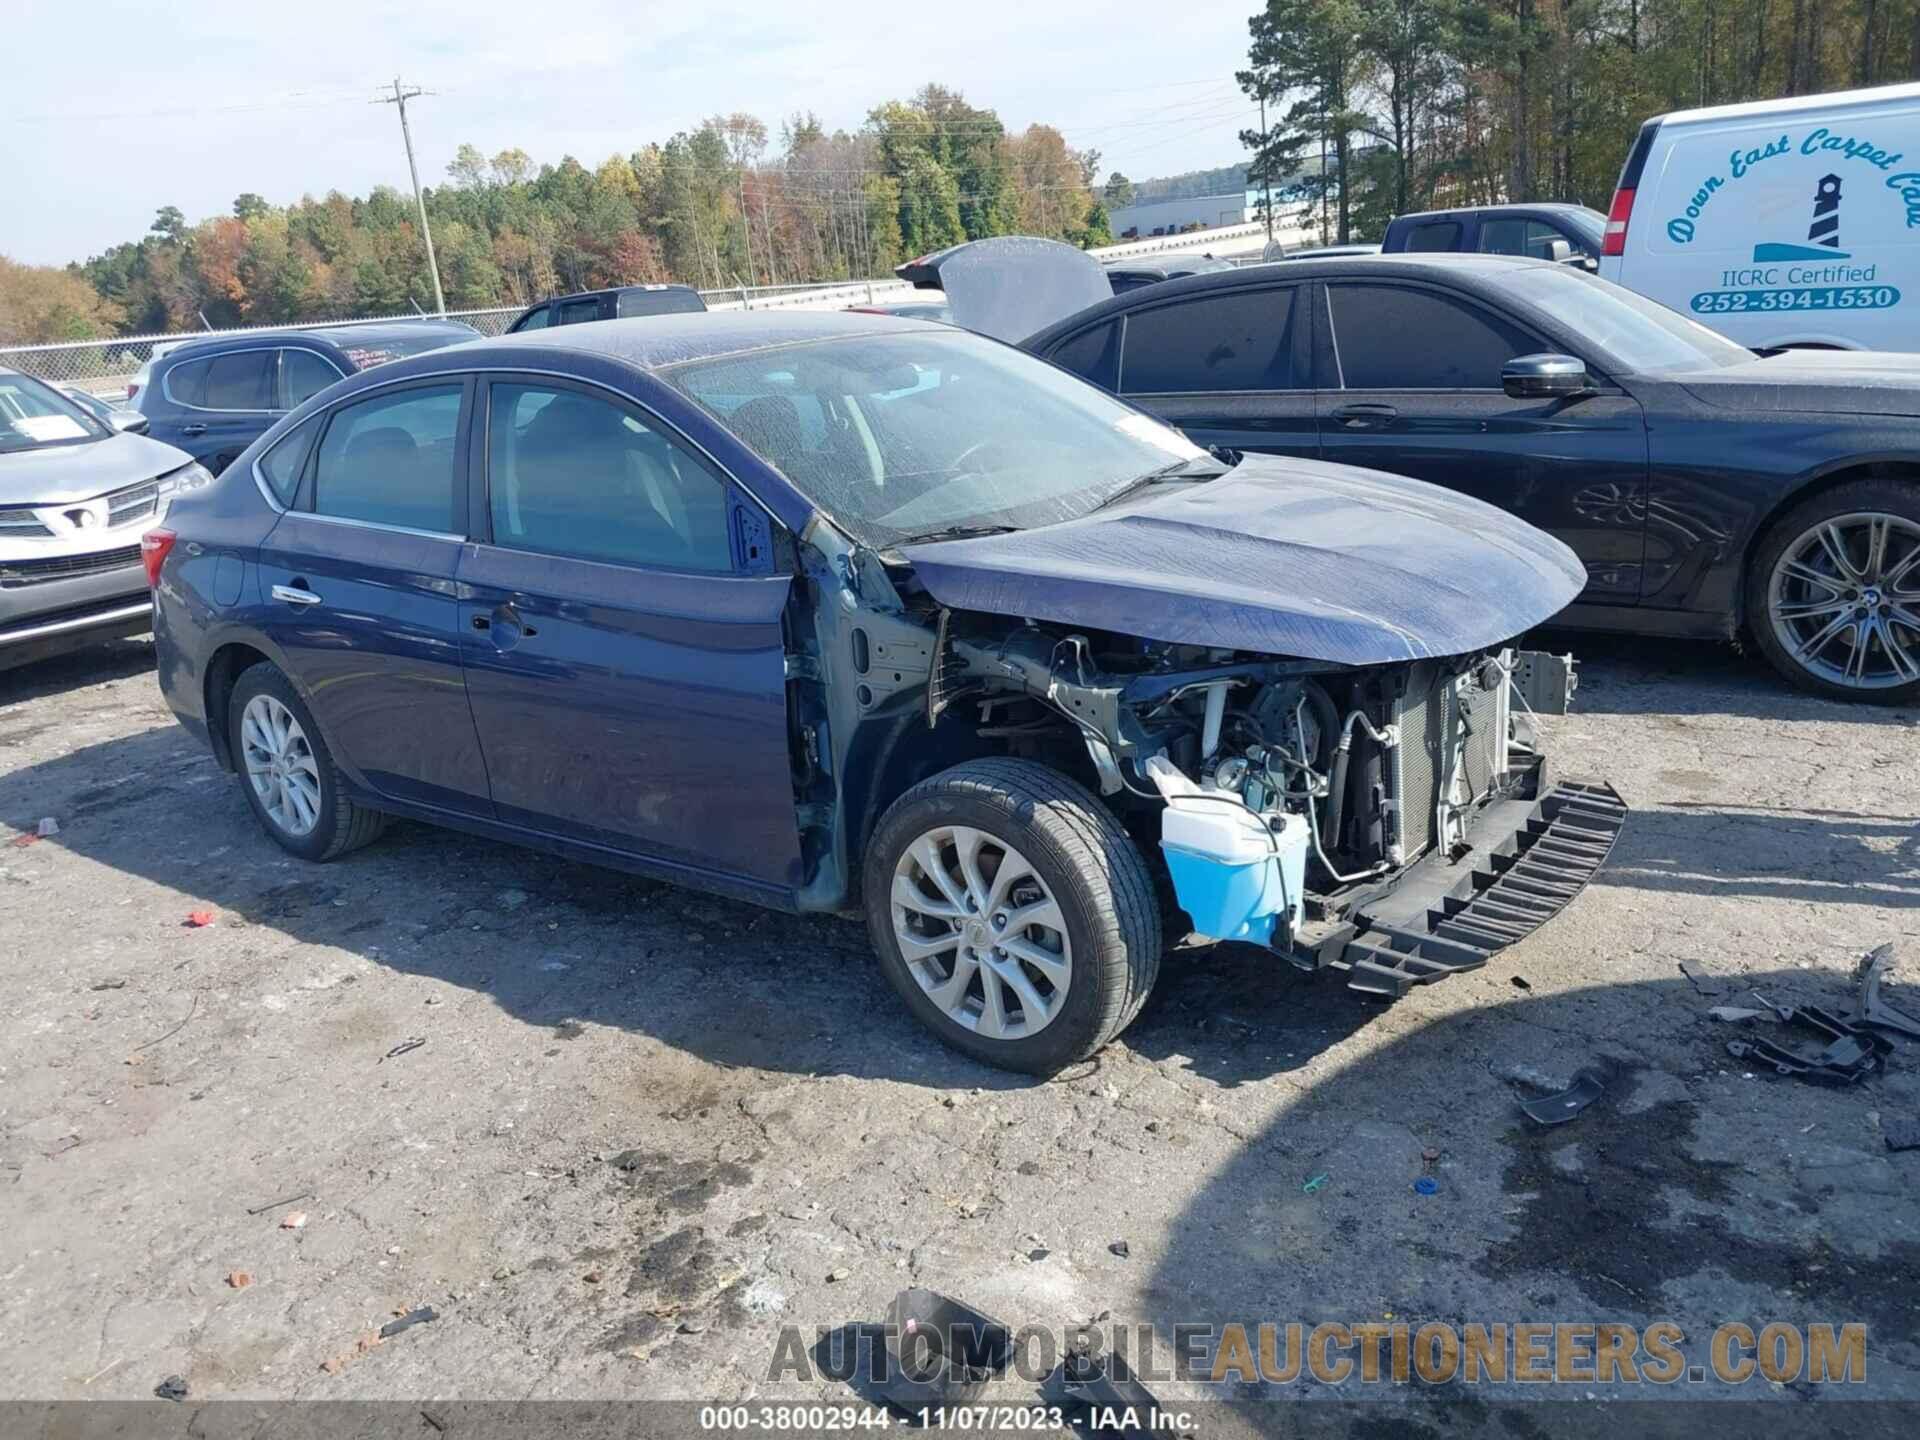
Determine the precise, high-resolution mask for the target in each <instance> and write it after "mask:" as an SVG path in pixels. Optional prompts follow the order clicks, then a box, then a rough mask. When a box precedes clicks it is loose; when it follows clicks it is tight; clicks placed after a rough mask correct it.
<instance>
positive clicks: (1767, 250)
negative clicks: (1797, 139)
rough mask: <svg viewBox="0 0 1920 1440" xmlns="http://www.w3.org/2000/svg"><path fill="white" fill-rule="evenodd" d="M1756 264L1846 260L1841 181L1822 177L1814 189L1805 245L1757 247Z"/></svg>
mask: <svg viewBox="0 0 1920 1440" xmlns="http://www.w3.org/2000/svg"><path fill="white" fill-rule="evenodd" d="M1753 258H1754V261H1755V263H1759V262H1761V261H1767V260H1847V259H1851V258H1852V257H1851V256H1850V254H1849V253H1848V252H1847V251H1845V250H1842V249H1841V248H1840V177H1839V176H1838V175H1822V176H1821V177H1820V181H1819V183H1818V184H1817V185H1815V186H1814V187H1813V223H1812V224H1811V225H1809V226H1808V227H1807V243H1806V244H1804V245H1780V244H1768V245H1756V246H1754V247H1753Z"/></svg>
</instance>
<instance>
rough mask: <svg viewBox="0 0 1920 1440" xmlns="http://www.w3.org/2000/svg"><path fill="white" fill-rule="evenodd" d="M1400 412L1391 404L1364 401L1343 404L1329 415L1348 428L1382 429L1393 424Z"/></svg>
mask: <svg viewBox="0 0 1920 1440" xmlns="http://www.w3.org/2000/svg"><path fill="white" fill-rule="evenodd" d="M1399 413H1400V412H1399V411H1398V410H1396V409H1394V408H1393V406H1391V405H1379V404H1373V403H1363V404H1358V405H1342V406H1340V408H1339V409H1337V410H1331V411H1329V412H1328V415H1329V417H1330V418H1331V419H1334V420H1338V421H1339V422H1340V424H1341V426H1342V428H1344V429H1347V430H1380V429H1384V428H1385V427H1386V426H1387V425H1389V424H1391V423H1392V422H1393V420H1394V418H1395V417H1396V416H1398V415H1399Z"/></svg>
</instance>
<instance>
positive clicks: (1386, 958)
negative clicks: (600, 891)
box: [144, 313, 1623, 1073]
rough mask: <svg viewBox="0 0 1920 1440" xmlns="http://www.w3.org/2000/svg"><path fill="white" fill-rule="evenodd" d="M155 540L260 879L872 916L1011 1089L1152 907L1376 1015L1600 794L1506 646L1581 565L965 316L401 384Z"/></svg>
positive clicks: (1523, 911)
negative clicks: (577, 874) (420, 831)
mask: <svg viewBox="0 0 1920 1440" xmlns="http://www.w3.org/2000/svg"><path fill="white" fill-rule="evenodd" d="M144 550H145V556H146V563H147V569H148V576H149V578H150V580H151V581H152V583H153V586H154V590H155V599H156V613H155V627H154V628H155V634H156V640H157V649H158V656H159V675H160V683H161V686H162V689H163V691H164V693H165V695H166V698H167V700H168V702H169V703H170V705H171V706H172V708H173V710H174V712H175V713H176V714H177V715H178V717H179V718H180V720H181V722H182V723H183V724H184V725H186V726H187V728H188V729H189V730H191V731H193V732H194V733H195V734H197V735H199V736H201V737H202V738H204V739H205V740H206V741H207V742H208V743H209V744H210V745H211V746H212V748H213V752H214V754H215V755H216V756H217V757H218V759H219V761H220V763H221V764H222V765H224V766H226V767H227V768H228V769H230V770H231V771H233V772H234V774H235V775H236V776H237V777H238V781H239V785H240V789H241V793H242V794H243V795H244V796H245V798H246V801H247V803H248V804H249V805H250V806H251V807H252V809H253V810H254V812H255V814H256V816H257V817H258V819H259V821H260V823H261V825H262V826H263V827H264V828H265V830H266V832H267V833H268V835H270V836H271V837H272V838H273V839H274V840H275V841H276V842H278V843H279V844H280V845H281V846H282V847H283V848H284V849H286V850H287V851H289V852H290V853H292V854H294V855H296V856H300V857H302V858H305V859H307V860H312V861H325V860H332V859H334V858H336V857H338V856H340V855H343V854H345V853H347V852H348V851H350V850H352V849H354V848H356V847H357V846H360V845H364V844H366V843H368V842H369V841H371V840H373V839H374V838H375V837H376V836H377V835H378V834H379V833H380V831H381V829H382V828H383V826H384V825H385V823H386V821H387V819H388V818H389V817H392V816H401V817H406V818H410V819H415V820H424V821H429V822H432V823H435V824H441V825H448V826H453V827H455V828H458V829H462V830H466V831H471V832H473V833H476V834H480V835H485V836H492V837H495V838H499V839H503V840H511V841H515V842H518V843H522V844H528V845H533V846H537V847H539V848H542V849H545V850H549V851H553V852H556V853H560V854H564V855H567V856H570V857H574V858H578V859H581V860H586V861H591V862H594V863H599V864H605V865H612V866H617V867H620V868H623V869H627V870H632V871H637V872H640V873H642V874H646V875H651V876H655V877H658V878H661V879H664V880H668V881H672V882H675V883H679V884H685V885H690V886H697V887H699V888H702V889H705V890H709V891H712V892H716V893H719V894H721V895H724V896H728V897H732V898H735V899H738V900H742V901H750V902H753V903H755V904H759V905H768V906H773V907H776V908H780V909H785V910H799V911H832V912H842V913H848V914H864V917H865V919H866V923H867V925H868V927H869V929H870V931H871V933H872V938H873V942H874V947H875V949H876V951H877V952H878V956H879V960H880V964H881V967H882V969H883V970H884V971H885V972H886V975H887V977H888V979H889V980H890V981H891V983H892V984H893V986H894V988H895V989H896V990H897V991H898V992H899V994H900V995H901V997H902V998H903V999H904V1000H905V1002H906V1003H907V1005H908V1007H909V1008H910V1009H911V1010H912V1011H913V1012H914V1013H915V1014H916V1015H917V1016H918V1017H919V1018H920V1019H921V1020H922V1021H924V1022H925V1023H926V1025H927V1026H928V1027H930V1028H931V1029H932V1030H933V1031H934V1032H935V1033H936V1034H938V1035H939V1036H940V1037H941V1038H942V1039H944V1040H946V1041H947V1042H949V1043H950V1044H952V1045H954V1046H956V1047H958V1048H959V1049H961V1050H964V1051H966V1052H967V1053H968V1054H971V1055H973V1056H976V1057H977V1058H979V1059H981V1060H984V1061H986V1062H988V1063H990V1064H993V1065H998V1066H1004V1067H1007V1068H1011V1069H1016V1070H1023V1071H1030V1072H1035V1073H1048V1072H1051V1071H1054V1070H1057V1069H1059V1068H1060V1067H1062V1066H1064V1065H1068V1064H1071V1063H1073V1062H1075V1061H1077V1060H1080V1059H1083V1058H1085V1057H1086V1056H1088V1055H1091V1054H1092V1053H1093V1052H1094V1051H1096V1050H1098V1049H1099V1048H1100V1047H1101V1046H1102V1045H1104V1044H1105V1043H1106V1042H1107V1041H1109V1040H1111V1039H1112V1038H1113V1037H1114V1036H1115V1035H1117V1034H1118V1033H1119V1032H1120V1031H1121V1030H1122V1029H1123V1028H1124V1027H1125V1026H1126V1025H1127V1024H1128V1023H1129V1022H1130V1021H1131V1020H1132V1019H1133V1018H1134V1016H1135V1015H1136V1014H1137V1013H1138V1012H1139V1010H1140V1007H1141V1005H1142V1004H1143V1003H1144V1001H1145V1000H1146V997H1147V993H1148V991H1149V990H1150V989H1151V987H1152V985H1153V983H1154V980H1155V977H1156V975H1157V973H1158V970H1159V966H1160V957H1161V951H1162V945H1163V939H1164V937H1165V935H1166V934H1167V933H1168V932H1169V930H1172V931H1174V932H1175V933H1180V934H1184V933H1187V932H1188V931H1192V932H1194V933H1197V934H1200V935H1203V936H1210V937H1214V938H1218V939H1228V940H1236V941H1243V942H1248V943H1252V944H1257V945H1261V946H1265V947H1267V948H1268V950H1269V951H1270V952H1271V954H1272V955H1273V957H1274V960H1275V962H1276V963H1289V964H1291V965H1294V966H1298V967H1301V968H1303V969H1308V970H1316V969H1322V968H1331V969H1335V970H1339V971H1343V972H1345V973H1346V975H1347V977H1348V980H1349V983H1350V984H1352V985H1354V986H1355V987H1356V988H1359V989H1361V990H1365V991H1369V992H1372V993H1376V994H1385V995H1395V994H1399V993H1402V992H1404V991H1405V990H1406V989H1407V988H1408V987H1410V986H1412V985H1415V984H1420V983H1423V982H1426V981H1430V980H1434V979H1437V978H1440V977H1442V976H1445V975H1447V974H1449V973H1451V972H1452V971H1455V970H1459V969H1466V968H1471V967H1475V966H1479V965H1482V964H1484V963H1485V962H1486V960H1487V957H1488V956H1489V955H1490V954H1491V953H1493V952H1494V951H1496V950H1498V949H1499V948H1500V947H1501V946H1503V945H1506V944H1508V943H1510V942H1511V941H1513V940H1516V939H1518V938H1520V937H1521V936H1523V935H1525V934H1527V933H1528V932H1529V931H1531V930H1532V929H1533V928H1534V927H1536V926H1537V925H1539V924H1540V923H1542V922H1543V921H1544V920H1546V919H1547V918H1549V917H1550V916H1551V915H1552V914H1553V913H1554V912H1555V911H1556V910H1557V909H1559V908H1560V907H1561V906H1562V905H1564V904H1565V903H1566V902H1567V901H1568V900H1569V899H1571V898H1572V896H1573V895H1574V894H1575V893H1576V892H1577V891H1578V890H1579V888H1580V886H1581V885H1582V884H1584V883H1585V881H1586V879H1587V877H1588V876H1589V875H1591V873H1592V872H1593V870H1594V868H1595V867H1596V866H1598V865H1599V864H1600V863H1601V861H1602V860H1603V859H1604V858H1605V856H1606V853H1607V851H1608V849H1609V847H1610V846H1611V844H1612V842H1613V838H1614V836H1615V834H1616V833H1617V831H1618V829H1619V826H1620V823H1621V819H1622V814H1623V809H1622V806H1621V804H1620V801H1619V799H1618V797H1617V796H1616V795H1615V794H1614V793H1613V792H1612V791H1611V790H1609V789H1608V788H1606V787H1605V786H1604V785H1598V784H1579V783H1570V782H1558V783H1556V782H1555V781H1553V780H1550V779H1549V777H1548V774H1547V766H1546V760H1545V757H1544V756H1543V755H1542V754H1541V753H1540V748H1539V745H1538V738H1537V734H1536V731H1535V727H1534V726H1533V724H1532V720H1531V716H1532V714H1534V713H1545V712H1548V711H1553V710H1560V709H1563V708H1564V706H1565V702H1566V699H1567V697H1568V695H1569V694H1570V692H1571V688H1572V674H1571V669H1570V663H1569V662H1568V661H1567V660H1566V659H1564V658H1556V657H1553V656H1549V655H1544V654H1527V653H1521V652H1519V651H1517V650H1516V649H1515V647H1514V638H1515V637H1516V636H1517V635H1519V634H1521V633H1522V632H1524V631H1525V630H1527V629H1528V628H1530V627H1531V626H1533V625H1535V624H1537V623H1539V622H1540V621H1542V620H1544V619H1546V618H1547V617H1548V616H1550V615H1552V614H1554V613H1555V612H1556V611H1558V610H1559V609H1561V608H1562V607H1563V606H1564V605H1565V604H1566V603H1567V602H1568V601H1569V600H1570V599H1571V598H1572V597H1573V596H1574V594H1575V593H1576V592H1577V591H1578V590H1579V588H1580V585H1581V583H1582V578H1583V577H1582V570H1581V567H1580V564H1579V562H1578V561H1577V560H1576V559H1575V558H1574V556H1573V555H1572V553H1571V552H1569V551H1568V550H1567V548H1566V547H1565V546H1564V545H1561V544H1560V543H1559V542H1558V541H1556V540H1554V539H1552V538H1550V537H1548V536H1547V535H1545V534H1543V533H1541V532H1540V531H1538V530H1535V529H1533V528H1531V527H1530V526H1528V525H1526V524H1525V523H1523V522H1521V521H1519V520H1517V519H1515V518H1513V517H1512V516H1510V515H1507V514H1504V513H1502V512H1501V511H1499V510H1496V509H1494V508H1493V507H1491V506H1488V505H1484V504H1481V503H1479V502H1477V501H1474V500H1471V499H1466V498H1463V497H1461V496H1458V495H1454V494H1451V493H1449V492H1446V491H1443V490H1440V489H1436V488H1434V487H1431V486H1427V485H1423V484H1420V483H1417V482H1414V481H1408V480H1403V479H1399V478H1395V477H1390V476H1386V475H1380V474H1376V473H1372V472H1368V471H1363V470H1354V469H1349V468H1344V467H1340V466H1334V465H1322V464H1317V463H1311V462H1303V461H1292V460H1280V459H1272V458H1264V457H1248V458H1245V459H1241V460H1238V461H1237V462H1233V461H1229V460H1223V459H1219V458H1216V457H1215V456H1213V455H1212V454H1209V453H1208V452H1206V451H1203V450H1200V449H1198V448H1196V447H1195V446H1193V445H1192V444H1190V443H1188V442H1187V441H1186V440H1184V439H1183V438H1182V437H1181V436H1180V435H1179V434H1178V433H1177V432H1175V431H1174V430H1172V429H1170V428H1168V427H1167V426H1165V425H1163V424H1161V423H1160V422H1159V421H1157V420H1154V419H1152V418H1151V417H1149V416H1147V415H1145V414H1142V413H1141V412H1139V411H1137V410H1135V409H1133V408H1132V407H1130V406H1128V405H1126V404H1124V403H1122V402H1120V401H1117V400H1115V399H1113V398H1112V397H1110V396H1108V395H1106V394H1105V393H1103V392H1101V391H1100V390H1098V389H1096V388H1095V387H1093V386H1091V385H1088V384H1086V383H1084V382H1082V381H1080V380H1078V379H1076V378H1074V377H1073V376H1071V375H1069V374H1067V373H1065V372H1064V371H1062V370H1059V369H1056V368H1055V367H1054V366H1052V365H1050V364H1048V363H1047V362H1045V361H1042V360H1038V359H1035V358H1034V357H1032V356H1030V355H1027V354H1024V353H1022V352H1020V351H1018V350H1015V349H1013V348H1011V347H1008V346H1006V345H1002V344H1000V343H998V342H996V341H993V340H989V339H987V338H984V337H982V336H979V335H975V334H969V333H966V332H963V331H958V330H955V329H952V328H950V327H948V326H944V325H937V324H931V323H923V322H914V321H907V320H900V319H896V318H892V317H884V316H875V315H860V314H847V313H842V314H801V315H790V316H783V317H778V318H768V317H766V316H764V315H747V314H742V315H690V316H670V317H653V318H648V319H643V320H631V321H612V322H608V323H605V324H600V325H586V326H577V327H572V328H569V329H564V330H549V331H544V332H536V333H533V334H527V335H516V336H512V337H509V338H507V339H503V340H489V341H474V342H471V343H468V344H464V345H459V346H454V347H451V348H448V349H443V350H437V351H434V352H432V353H430V354H426V355H421V356H416V357H413V358H411V359H405V360H400V361H396V362H395V363H393V364H391V365H385V366H382V367H380V368H379V369H377V370H373V371H369V372H366V373H364V374H361V375H354V376H350V377H348V378H347V379H345V380H343V381H341V382H340V383H339V384H337V385H335V386H333V387H331V388H330V389H328V390H326V391H324V392H322V393H321V394H319V395H318V396H316V397H314V398H313V399H312V400H310V401H308V402H307V403H306V404H305V405H303V406H302V407H301V408H300V409H298V410H296V411H294V412H293V413H291V414H289V415H288V416H286V417H285V418H284V419H282V420H281V421H279V422H278V423H277V424H276V425H275V426H274V427H273V428H272V429H271V430H270V431H268V432H267V433H266V434H265V435H264V436H262V437H261V438H260V440H258V441H257V442H256V443H255V444H254V445H252V446H251V447H250V448H249V449H248V450H247V451H246V452H245V453H244V454H243V455H242V456H241V457H240V459H239V460H238V461H237V462H236V463H235V464H234V465H233V466H231V467H230V468H229V469H228V470H227V471H226V473H225V474H224V475H222V476H221V477H220V479H219V480H218V482H216V483H215V484H214V485H213V486H211V487H208V488H207V489H205V490H202V491H199V492H195V493H194V494H192V495H187V496H183V497H181V498H180V499H179V500H178V501H176V502H175V504H174V506H173V509H172V511H171V512H170V514H169V515H168V517H167V521H166V524H165V526H164V527H163V528H160V529H156V530H154V531H152V532H150V533H149V534H148V535H147V536H146V537H145V541H144ZM1173 906H1177V907H1178V910H1179V911H1180V912H1183V914H1181V915H1180V916H1178V917H1176V916H1175V915H1172V914H1169V913H1167V912H1168V909H1169V907H1173ZM1170 921H1172V922H1174V923H1172V924H1171V925H1170V924H1169V922H1170Z"/></svg>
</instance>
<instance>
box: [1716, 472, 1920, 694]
mask: <svg viewBox="0 0 1920 1440" xmlns="http://www.w3.org/2000/svg"><path fill="white" fill-rule="evenodd" d="M1747 616H1748V623H1749V624H1750V626H1751V628H1752V630H1753V635H1754V639H1755V640H1756V641H1758V642H1759V645H1760V649H1761V650H1762V651H1763V652H1764V653H1765V654H1766V657H1767V659H1768V660H1769V661H1771V662H1772V663H1773V665H1774V667H1775V668H1776V669H1778V670H1779V671H1780V672H1781V673H1782V674H1783V675H1785V676H1786V677H1787V678H1788V679H1789V680H1792V681H1793V682H1794V683H1795V684H1796V685H1798V686H1800V687H1801V688H1802V689H1804V690H1811V691H1813V692H1814V693H1815V694H1818V695H1830V696H1833V697H1834V698H1836V699H1843V700H1868V701H1874V702H1877V703H1879V704H1883V705H1898V704H1904V703H1906V702H1908V701H1911V700H1913V699H1915V698H1917V697H1920V485H1915V484H1913V483H1912V482H1910V481H1900V480H1855V481H1851V482H1849V483H1848V484H1845V485H1838V486H1835V487H1834V488H1833V489H1832V490H1828V491H1826V492H1825V493H1824V494H1820V495H1816V496H1814V497H1813V498H1812V499H1810V500H1807V501H1804V502H1803V503H1801V504H1800V505H1798V506H1796V507H1794V508H1793V509H1792V510H1790V511H1788V512H1787V514H1786V515H1785V516H1783V517H1782V518H1781V519H1780V521H1779V522H1778V523H1777V524H1776V525H1775V526H1774V527H1773V529H1772V530H1771V531H1769V532H1768V534H1767V537H1766V539H1765V540H1764V541H1762V542H1761V545H1760V549H1759V552H1758V553H1757V554H1756V555H1755V556H1754V565H1753V569H1752V570H1751V572H1750V573H1749V574H1748V577H1747Z"/></svg>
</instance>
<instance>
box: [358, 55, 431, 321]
mask: <svg viewBox="0 0 1920 1440" xmlns="http://www.w3.org/2000/svg"><path fill="white" fill-rule="evenodd" d="M432 93H433V92H432V91H431V90H422V89H421V88H420V87H419V86H418V85H415V86H413V87H412V88H411V89H403V88H402V87H401V84H400V77H399V76H398V75H396V76H394V77H393V94H392V95H391V96H386V95H383V96H381V97H380V98H379V99H378V100H376V101H374V102H373V103H374V104H376V105H395V106H398V107H399V109H400V138H401V140H403V141H404V142H405V143H406V147H407V174H409V175H411V176H412V177H413V203H414V204H415V205H417V206H418V207H419V209H420V236H421V238H422V239H423V240H425V241H426V242H427V273H428V274H430V275H431V276H433V308H434V309H435V310H437V311H438V312H439V313H440V314H442V315H445V314H446V313H447V299H446V296H444V295H442V294H441V293H440V262H439V261H437V260H435V259H434V258H433V227H432V226H431V225H429V224H427V202H426V197H425V196H423V195H422V194H421V193H420V169H419V167H418V166H417V165H415V164H414V163H413V132H412V131H411V130H409V129H408V128H407V101H409V100H412V99H414V98H415V97H416V96H420V95H431V94H432Z"/></svg>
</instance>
